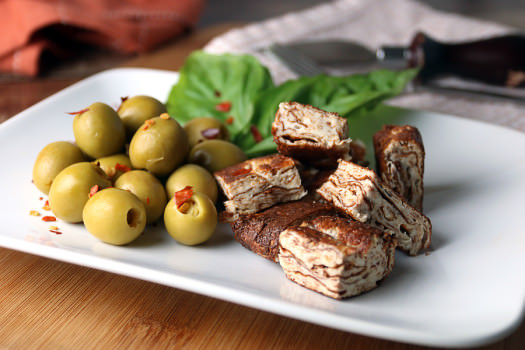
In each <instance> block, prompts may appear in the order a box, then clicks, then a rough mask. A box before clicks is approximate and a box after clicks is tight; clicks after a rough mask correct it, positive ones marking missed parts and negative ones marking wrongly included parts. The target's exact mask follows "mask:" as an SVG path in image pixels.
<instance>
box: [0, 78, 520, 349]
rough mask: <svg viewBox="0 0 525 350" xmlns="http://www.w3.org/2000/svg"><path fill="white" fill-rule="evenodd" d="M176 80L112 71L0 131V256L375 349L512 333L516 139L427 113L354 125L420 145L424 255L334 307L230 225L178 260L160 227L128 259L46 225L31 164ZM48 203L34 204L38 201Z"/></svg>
mask: <svg viewBox="0 0 525 350" xmlns="http://www.w3.org/2000/svg"><path fill="white" fill-rule="evenodd" d="M177 77H178V75H177V73H173V72H165V71H156V70H147V69H115V70H109V71H106V72H102V73H100V74H97V75H94V76H92V77H90V78H88V79H85V80H83V81H81V82H79V83H77V84H75V85H73V86H71V87H68V88H66V89H64V90H63V91H61V92H59V93H57V94H55V95H53V96H51V97H49V98H47V99H45V100H43V101H42V102H40V103H38V104H36V105H34V106H32V107H30V108H28V109H27V110H26V111H24V112H22V113H20V114H19V115H17V116H15V117H13V118H11V119H10V120H8V121H6V122H5V123H3V124H2V125H0V150H1V152H0V164H2V171H1V174H0V183H1V184H2V186H0V193H1V196H0V198H2V200H1V201H0V220H1V223H2V225H1V227H2V228H1V229H0V245H2V246H4V247H7V248H11V249H16V250H20V251H24V252H28V253H32V254H37V255H41V256H45V257H49V258H53V259H57V260H61V261H67V262H71V263H75V264H80V265H84V266H88V267H92V268H95V269H101V270H105V271H109V272H113V273H118V274H122V275H127V276H131V277H134V278H138V279H143V280H147V281H152V282H156V283H160V284H164V285H167V286H172V287H175V288H181V289H185V290H188V291H192V292H195V293H200V294H204V295H208V296H211V297H216V298H219V299H223V300H227V301H231V302H234V303H239V304H243V305H247V306H250V307H253V308H257V309H261V310H265V311H268V312H273V313H277V314H281V315H285V316H288V317H293V318H297V319H301V320H304V321H308V322H312V323H316V324H320V325H324V326H328V327H333V328H337V329H341V330H345V331H350V332H356V333H361V334H365V335H369V336H374V337H380V338H385V339H391V340H397V341H403V342H411V343H417V344H426V345H435V346H451V347H452V346H475V345H480V344H485V343H488V342H492V341H495V340H497V339H500V338H501V337H503V336H505V335H507V334H508V333H509V332H511V331H512V330H514V329H515V328H516V327H517V326H518V325H519V324H520V322H521V320H522V318H523V313H524V309H525V308H524V301H525V273H524V272H523V271H524V267H525V225H524V224H523V215H524V209H525V206H524V205H523V203H524V198H525V181H524V180H523V179H525V152H524V150H525V135H524V134H523V133H520V132H517V131H513V130H510V129H506V128H502V127H497V126H494V125H489V124H485V123H480V122H474V121H471V120H466V119H461V118H456V117H452V116H447V115H439V114H434V113H425V112H415V111H407V110H401V109H394V108H388V107H384V108H381V109H380V110H378V111H377V112H375V113H374V114H373V115H369V116H366V117H363V118H359V119H356V120H355V121H353V122H352V127H351V129H352V134H353V136H358V137H359V138H361V139H363V140H364V141H366V142H370V137H371V133H372V132H374V131H376V130H378V129H379V127H380V126H381V125H382V124H385V123H396V124H401V123H409V124H412V125H415V126H417V127H418V128H419V130H420V131H421V133H422V135H423V140H424V143H425V148H426V152H427V159H426V165H425V188H426V193H425V202H424V207H425V213H426V214H427V215H428V216H429V217H430V219H431V220H432V224H433V232H434V233H433V242H432V252H431V253H430V254H429V255H421V256H418V257H407V256H405V255H404V254H402V253H399V252H398V253H397V254H396V264H395V267H394V271H393V272H392V274H391V275H390V276H388V278H387V279H386V280H385V281H384V282H383V283H382V284H381V286H379V287H378V288H377V289H375V290H373V291H371V292H369V293H367V294H364V295H361V296H358V297H355V298H351V299H348V300H344V301H336V300H332V299H330V298H327V297H324V296H322V295H319V294H317V293H314V292H312V291H309V290H307V289H305V288H302V287H300V286H298V285H296V284H294V283H292V282H290V281H288V280H287V279H286V277H285V276H284V274H283V272H282V271H281V269H280V267H279V265H277V264H273V263H271V262H269V261H267V260H265V259H263V258H261V257H259V256H257V255H255V254H253V253H251V252H249V251H248V250H246V249H244V248H243V247H241V246H240V245H239V244H238V243H236V242H235V241H234V240H233V236H232V232H231V230H230V229H229V228H228V227H227V226H224V225H223V226H220V227H219V229H218V231H217V233H216V235H215V236H214V237H213V239H212V240H211V241H209V242H208V243H206V244H205V245H203V246H199V247H186V246H182V245H180V244H177V243H176V242H175V241H173V240H172V239H171V238H170V237H169V236H168V234H167V233H166V232H165V231H164V229H163V228H162V225H158V226H157V227H149V228H147V231H146V233H145V234H144V235H143V236H141V238H140V239H138V240H137V241H136V242H134V243H133V244H131V245H129V246H125V247H116V246H111V245H108V244H104V243H101V242H99V241H97V240H96V239H95V238H93V237H92V236H91V235H90V234H89V233H88V232H87V231H86V230H85V229H84V228H83V226H82V225H80V224H78V225H71V224H66V223H62V222H58V223H56V225H57V226H58V227H59V228H60V231H62V232H63V233H62V234H61V235H57V234H54V233H52V232H49V230H48V228H49V223H45V222H42V221H41V218H39V217H32V216H30V215H29V211H30V210H33V209H34V210H41V207H42V205H43V200H40V199H39V197H40V196H41V194H40V193H39V192H38V191H37V190H36V189H35V187H34V186H33V185H32V183H31V171H32V166H33V162H34V160H35V158H36V155H37V153H38V152H39V151H40V149H42V148H43V147H44V146H45V145H46V144H48V143H50V142H52V141H57V140H73V132H72V120H73V117H71V116H70V115H68V114H66V113H65V112H71V111H77V110H80V109H82V108H84V107H86V106H88V105H90V104H91V103H93V102H95V101H101V102H106V103H108V104H110V105H113V106H118V104H119V103H120V98H121V97H122V96H132V95H137V94H147V95H151V96H155V97H157V98H159V99H160V100H162V101H165V100H166V98H167V95H168V92H169V90H170V88H171V86H172V84H173V83H175V81H176V80H177ZM44 200H45V198H44Z"/></svg>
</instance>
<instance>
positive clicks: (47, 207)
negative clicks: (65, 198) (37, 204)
mask: <svg viewBox="0 0 525 350" xmlns="http://www.w3.org/2000/svg"><path fill="white" fill-rule="evenodd" d="M42 209H44V210H51V207H50V206H49V200H46V202H45V203H44V206H43V207H42Z"/></svg>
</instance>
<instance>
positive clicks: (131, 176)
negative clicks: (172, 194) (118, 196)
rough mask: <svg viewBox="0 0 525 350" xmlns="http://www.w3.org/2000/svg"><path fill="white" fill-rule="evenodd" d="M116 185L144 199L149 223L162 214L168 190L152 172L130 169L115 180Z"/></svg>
mask: <svg viewBox="0 0 525 350" xmlns="http://www.w3.org/2000/svg"><path fill="white" fill-rule="evenodd" d="M115 187H116V188H120V189H122V190H127V191H129V192H131V193H133V194H134V195H135V196H137V197H138V198H139V199H140V200H141V201H142V203H143V204H144V207H145V208H146V215H147V222H148V224H150V223H153V222H155V221H157V220H158V219H159V218H160V217H161V216H162V213H163V212H164V208H165V207H166V202H167V199H166V192H165V191H164V186H163V185H162V183H161V182H160V181H159V180H158V179H157V178H156V177H155V176H153V175H152V174H151V173H149V172H147V171H144V170H132V171H128V172H127V173H125V174H122V176H120V177H119V178H118V179H117V181H115Z"/></svg>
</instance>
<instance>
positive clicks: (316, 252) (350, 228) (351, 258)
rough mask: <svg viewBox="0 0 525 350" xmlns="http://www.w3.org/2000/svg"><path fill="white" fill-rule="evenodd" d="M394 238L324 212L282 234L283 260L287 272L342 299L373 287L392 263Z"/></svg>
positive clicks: (293, 277)
mask: <svg viewBox="0 0 525 350" xmlns="http://www.w3.org/2000/svg"><path fill="white" fill-rule="evenodd" d="M394 253H395V242H394V241H393V240H391V239H390V237H386V238H385V237H384V235H383V233H382V232H381V230H378V229H376V228H374V227H372V226H370V225H367V224H364V223H361V222H357V221H353V220H350V219H347V218H342V217H333V216H321V217H318V218H315V219H313V220H311V221H306V222H304V223H302V224H301V225H300V226H293V227H290V228H288V229H286V230H285V231H283V232H282V233H281V236H280V239H279V263H280V264H281V266H282V268H283V270H284V272H285V274H286V276H287V277H288V278H289V279H290V280H292V281H294V282H296V283H298V284H300V285H302V286H304V287H306V288H309V289H311V290H314V291H316V292H319V293H321V294H324V295H326V296H329V297H332V298H335V299H342V298H347V297H351V296H356V295H358V294H361V293H364V292H367V291H369V290H371V289H373V288H375V287H376V286H377V285H378V283H379V282H380V281H382V280H383V279H384V278H385V277H386V276H387V275H388V274H389V273H390V272H391V271H392V268H393V266H394Z"/></svg>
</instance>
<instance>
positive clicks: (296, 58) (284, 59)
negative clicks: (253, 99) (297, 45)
mask: <svg viewBox="0 0 525 350" xmlns="http://www.w3.org/2000/svg"><path fill="white" fill-rule="evenodd" d="M268 50H269V52H270V53H272V54H273V55H274V56H275V57H276V58H277V59H278V60H279V61H281V63H283V64H284V65H286V66H287V67H288V68H290V69H291V70H292V71H294V72H295V73H297V74H298V75H300V76H315V75H319V74H324V73H325V72H324V70H323V69H322V68H321V66H320V65H318V64H317V63H316V62H314V61H313V60H311V59H310V58H308V57H306V56H305V55H303V54H301V53H300V52H298V51H296V50H294V49H292V48H290V47H286V46H283V45H279V44H274V45H272V46H270V47H269V48H268Z"/></svg>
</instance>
